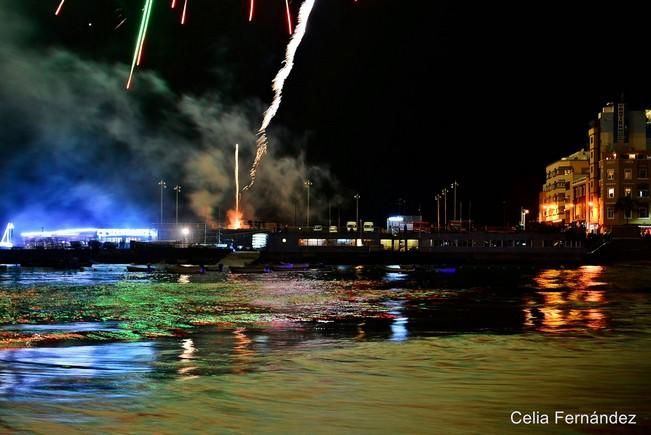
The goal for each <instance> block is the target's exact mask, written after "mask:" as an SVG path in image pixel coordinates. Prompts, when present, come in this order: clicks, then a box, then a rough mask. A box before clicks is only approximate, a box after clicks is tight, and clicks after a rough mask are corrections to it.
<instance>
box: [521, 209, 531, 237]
mask: <svg viewBox="0 0 651 435" xmlns="http://www.w3.org/2000/svg"><path fill="white" fill-rule="evenodd" d="M528 214H529V210H528V209H526V208H524V207H520V225H521V226H522V231H525V230H526V229H527V215H528Z"/></svg>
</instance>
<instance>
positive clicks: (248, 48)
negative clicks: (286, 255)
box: [0, 0, 651, 224]
mask: <svg viewBox="0 0 651 435" xmlns="http://www.w3.org/2000/svg"><path fill="white" fill-rule="evenodd" d="M57 3H58V0H6V1H3V3H2V8H3V9H4V10H5V11H7V9H11V8H10V7H9V5H10V4H12V5H13V11H12V13H15V14H17V15H18V16H20V17H22V18H23V19H24V20H25V22H29V23H31V25H32V26H33V28H34V29H35V30H34V31H32V32H31V33H30V34H29V37H28V38H26V39H27V42H26V43H28V44H30V47H32V48H33V50H35V51H36V52H47V51H51V50H55V49H58V50H65V51H67V52H71V53H73V54H75V55H76V56H78V57H79V58H81V59H84V60H85V61H91V62H94V63H98V64H107V65H116V64H127V63H129V62H130V60H131V54H132V50H133V45H134V40H135V34H136V32H137V24H138V21H139V6H140V5H141V3H142V2H141V1H127V0H122V1H119V0H95V1H89V0H83V1H81V0H67V1H66V5H65V9H64V11H63V14H62V16H61V17H58V18H57V17H54V16H53V10H54V9H55V8H56V5H57ZM166 3H167V2H166V1H162V0H159V1H158V2H157V3H156V9H155V11H154V16H153V18H152V24H151V30H150V34H149V37H148V41H147V46H146V53H145V61H144V68H143V70H142V71H150V72H153V73H155V74H157V76H158V77H160V78H161V79H162V80H163V81H164V82H165V83H167V86H168V88H169V90H170V92H171V93H173V94H174V95H176V96H178V97H179V98H180V96H182V95H192V96H202V95H205V94H210V93H218V94H219V95H220V98H221V101H222V103H223V104H224V105H226V106H229V105H245V106H246V107H248V109H247V110H249V112H247V113H248V114H249V116H253V117H254V119H253V120H252V124H253V125H254V127H255V126H257V125H258V124H259V122H260V120H261V119H262V111H263V110H264V109H265V108H266V105H267V104H268V103H269V102H270V100H271V97H272V93H271V90H270V81H271V79H272V78H273V77H274V75H275V73H276V71H277V69H278V68H279V66H280V62H281V60H282V57H283V55H284V49H285V45H286V43H287V40H288V35H287V31H286V25H285V21H284V17H283V14H284V2H282V1H280V0H279V1H271V0H266V1H258V2H257V3H258V4H259V6H258V9H257V14H256V19H255V22H254V23H253V24H250V23H248V22H247V21H246V18H247V17H246V15H247V6H248V2H247V1H244V0H242V1H239V0H238V1H236V0H220V1H216V0H190V10H189V18H188V20H189V22H188V24H187V25H186V26H183V27H182V26H180V24H179V23H178V15H176V14H174V13H172V12H171V11H170V9H169V7H168V5H167V4H166ZM300 3H301V2H299V1H294V2H293V3H292V8H293V11H294V13H295V16H296V13H297V12H298V8H299V6H300ZM650 9H651V5H649V4H648V2H632V1H631V2H612V1H611V2H598V1H590V2H588V1H584V2H574V4H573V5H572V6H571V8H569V7H568V2H566V1H563V2H561V1H547V2H521V3H513V2H480V3H477V4H472V3H468V2H459V1H443V0H441V1H417V2H405V1H399V0H359V2H357V3H355V2H353V0H317V4H316V7H315V10H314V12H313V15H312V19H311V22H310V26H309V28H308V33H307V35H306V38H305V40H304V43H303V45H302V46H301V48H300V49H299V52H298V55H297V59H296V66H295V69H294V71H293V73H292V76H291V77H290V79H289V80H288V82H287V86H286V90H285V98H284V100H283V105H282V107H281V109H280V112H279V114H278V116H277V118H276V119H275V120H274V122H273V125H272V128H271V131H272V133H273V134H274V135H275V137H282V138H285V140H283V141H282V142H283V143H282V145H278V144H277V143H276V144H275V143H274V140H273V139H272V142H271V147H274V146H278V147H279V150H278V153H279V154H281V155H289V156H291V155H297V154H298V153H300V152H301V151H302V152H304V153H305V155H306V156H307V157H306V158H307V162H308V163H309V165H312V166H317V167H324V168H328V169H329V173H330V174H331V175H332V177H333V178H334V179H336V182H333V183H330V187H328V188H327V189H325V188H324V189H323V190H322V191H320V192H318V193H316V194H315V197H314V198H313V201H315V202H316V203H324V202H325V201H326V198H327V197H334V196H335V195H336V194H339V195H340V196H341V197H342V198H343V199H344V200H343V202H342V205H341V207H342V214H344V215H346V216H348V215H350V216H352V214H351V213H354V201H353V199H352V195H353V194H354V193H355V192H359V193H360V194H361V197H362V199H361V200H360V207H361V208H362V210H363V211H362V215H363V216H370V217H371V218H372V219H374V220H377V221H380V222H381V221H382V219H384V218H385V217H386V215H387V214H389V213H394V212H396V211H397V210H398V206H397V203H398V199H399V198H403V199H405V200H406V204H407V206H406V211H407V212H408V213H414V214H415V213H416V212H417V210H418V208H419V206H420V207H421V208H422V212H423V214H424V215H425V217H426V218H427V219H430V220H431V218H432V209H433V204H434V201H433V196H434V194H435V193H436V192H438V191H440V189H441V188H442V187H443V186H444V185H446V184H449V183H450V182H452V181H453V180H454V179H455V178H456V179H457V180H458V181H459V182H460V183H461V188H460V190H459V198H460V199H461V200H463V201H466V204H464V210H466V211H467V201H468V200H472V210H473V215H474V216H473V217H475V218H477V219H478V220H480V221H482V222H485V223H489V224H501V223H502V219H503V216H504V207H505V206H506V212H507V213H506V214H507V216H508V220H509V221H510V222H515V221H516V220H517V219H518V212H517V210H519V207H520V205H524V206H526V207H529V208H532V209H534V211H535V208H536V203H537V195H538V190H539V189H540V185H541V184H542V183H543V181H544V166H545V165H546V164H548V163H550V162H552V161H553V160H555V159H558V158H559V157H561V156H564V155H567V154H569V153H572V152H574V151H575V150H577V149H579V148H581V147H584V146H585V144H586V140H585V136H586V129H587V126H588V123H589V121H590V120H591V119H592V118H593V117H594V116H595V115H596V113H597V112H598V111H599V110H600V108H601V106H602V105H603V104H605V103H606V102H608V101H611V100H613V99H616V98H617V97H618V96H619V95H620V93H622V92H624V93H625V95H626V98H627V100H628V101H630V102H631V103H633V104H636V105H641V104H646V103H649V97H650V94H649V90H648V83H647V81H648V79H647V75H648V67H647V66H646V58H647V56H648V54H647V53H648V46H649V42H648V41H649V38H648V30H649V26H648V23H649V17H651V10H650ZM123 17H126V18H127V21H126V23H125V24H124V25H123V26H122V27H120V28H119V29H117V30H113V28H114V27H115V26H116V25H117V24H118V23H119V22H120V21H121V19H122V18H123ZM88 23H92V26H89V25H88ZM0 44H7V42H5V41H0ZM121 71H122V70H121ZM57 74H58V75H59V77H60V78H62V79H64V80H65V70H64V71H63V72H62V71H57ZM62 74H63V77H61V75H62ZM140 74H141V73H140ZM139 77H141V75H139V76H137V77H136V84H135V86H136V90H135V91H134V94H135V97H134V98H138V95H139V94H138V92H140V91H139V90H138V86H139V83H142V82H140V81H138V80H139ZM119 79H120V80H121V81H122V80H123V79H124V77H119ZM71 80H72V78H71ZM10 88H11V83H9V84H5V90H4V91H3V93H1V94H0V95H5V93H6V92H7V89H10ZM141 88H142V85H141ZM109 89H110V88H109ZM17 92H20V90H18V91H17ZM114 92H115V93H120V92H125V91H124V90H123V89H122V88H120V87H119V86H115V89H114ZM143 100H147V97H146V96H145V97H143ZM43 104H44V105H46V106H47V104H49V102H48V101H47V100H45V101H44V102H43ZM147 104H151V107H149V109H148V110H145V112H146V113H147V115H148V116H149V117H148V118H147V119H146V122H147V128H151V129H158V130H160V129H164V128H166V127H165V126H162V125H159V124H157V123H158V122H163V121H160V119H168V118H166V117H159V116H157V114H158V113H159V111H165V110H168V109H167V108H166V107H161V106H160V105H159V104H156V101H152V102H147V103H143V106H144V107H147ZM2 105H3V101H0V106H2ZM11 110H12V108H11V107H7V106H5V107H4V108H3V109H2V111H3V113H5V112H8V111H11ZM255 116H258V118H257V119H256V118H255ZM23 128H24V129H28V128H32V127H30V126H25V127H23ZM175 128H177V129H182V128H183V125H178V126H176V127H175ZM8 130H11V132H10V133H8V132H7V131H5V132H4V133H2V134H0V147H1V149H2V152H3V159H9V160H11V159H12V158H13V156H16V155H18V156H19V155H20V153H21V149H22V148H23V145H22V143H21V141H23V140H29V139H27V138H29V137H30V132H29V131H21V127H20V123H19V122H18V123H16V122H14V123H12V124H11V126H10V127H9V129H8ZM188 134H191V133H188ZM40 146H47V145H46V144H44V143H43V142H42V141H41V142H40ZM120 146H121V145H120V144H112V143H108V144H105V148H104V150H105V152H106V153H108V154H110V153H111V152H112V149H111V147H116V149H118V148H119V147H120ZM170 146H172V145H170ZM73 152H74V151H73ZM81 163H82V164H83V162H81ZM242 164H243V165H244V166H248V162H247V163H246V164H245V163H242ZM7 165H9V163H7V162H4V163H2V164H0V168H3V170H4V169H6V167H8V166H7ZM148 165H152V166H153V165H155V163H153V162H149V163H148ZM35 170H36V169H35ZM38 170H39V171H42V170H43V169H42V168H39V169H38ZM116 171H119V168H116ZM33 175H34V174H30V173H29V170H27V171H24V170H23V171H22V172H21V175H20V177H19V179H18V180H17V181H16V179H13V180H11V181H10V180H9V179H8V178H7V177H4V178H2V179H1V180H2V181H1V183H2V184H1V185H0V187H1V188H2V190H3V191H5V192H6V191H7V190H8V189H12V188H13V187H14V186H15V185H16V184H17V185H18V186H20V185H21V184H25V183H27V185H29V186H30V189H34V185H33V184H29V180H30V179H31V178H33ZM158 175H159V174H158V173H156V171H155V170H152V171H151V186H147V187H146V188H145V187H141V186H140V185H139V186H135V185H134V186H132V187H133V188H138V189H142V190H143V194H142V196H141V197H140V198H139V199H138V200H139V201H143V202H147V205H146V206H143V208H145V209H146V210H149V211H152V210H153V211H155V210H156V207H157V204H158V203H157V202H156V201H157V196H156V185H155V180H156V179H157V178H156V177H157V176H158ZM117 177H118V178H119V176H117ZM54 178H56V177H54ZM127 178H128V177H127ZM36 179H37V180H41V182H42V180H43V179H44V178H43V177H40V178H39V177H36ZM10 182H11V183H15V184H12V187H10V186H9V183H10ZM53 182H55V181H54V180H53ZM138 182H139V181H138ZM134 183H136V181H134ZM328 189H330V190H328ZM333 190H336V192H333ZM16 201H18V202H20V201H19V199H14V200H13V202H12V203H11V204H9V203H8V202H7V201H4V203H3V204H2V205H0V207H1V208H0V218H3V221H4V220H6V219H10V218H11V216H12V213H14V212H15V210H14V208H15V207H16V206H17V205H16ZM20 204H24V202H21V203H20ZM264 213H265V214H266V216H261V217H260V218H261V219H265V220H272V219H274V216H272V215H273V211H270V210H265V211H264ZM325 218H326V219H327V216H325ZM150 219H151V221H154V220H155V219H156V216H155V215H154V216H152V217H151V218H150ZM317 220H318V219H317ZM321 220H323V219H321ZM0 224H2V223H0Z"/></svg>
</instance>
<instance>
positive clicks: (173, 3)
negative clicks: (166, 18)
mask: <svg viewBox="0 0 651 435" xmlns="http://www.w3.org/2000/svg"><path fill="white" fill-rule="evenodd" d="M175 7H176V0H172V9H174V8H175Z"/></svg>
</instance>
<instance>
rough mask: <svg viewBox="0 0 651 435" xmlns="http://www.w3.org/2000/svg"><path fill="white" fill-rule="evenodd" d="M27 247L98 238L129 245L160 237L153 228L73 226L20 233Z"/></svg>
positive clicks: (86, 241) (101, 240)
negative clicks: (63, 228)
mask: <svg viewBox="0 0 651 435" xmlns="http://www.w3.org/2000/svg"><path fill="white" fill-rule="evenodd" d="M20 235H21V237H22V238H23V243H24V245H25V246H26V247H36V246H51V245H61V246H69V245H70V244H71V243H72V242H76V243H79V244H81V245H85V244H87V243H88V242H90V241H93V240H96V241H99V242H102V243H105V242H110V243H115V244H122V245H127V244H129V243H130V242H132V241H138V242H151V241H155V240H157V239H158V230H156V229H153V228H71V229H65V230H55V231H28V232H23V233H20Z"/></svg>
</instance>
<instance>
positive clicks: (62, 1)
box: [54, 0, 66, 15]
mask: <svg viewBox="0 0 651 435" xmlns="http://www.w3.org/2000/svg"><path fill="white" fill-rule="evenodd" d="M65 2H66V0H61V3H59V7H58V8H57V10H56V12H54V15H59V14H60V13H61V8H63V4H64V3H65Z"/></svg>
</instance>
